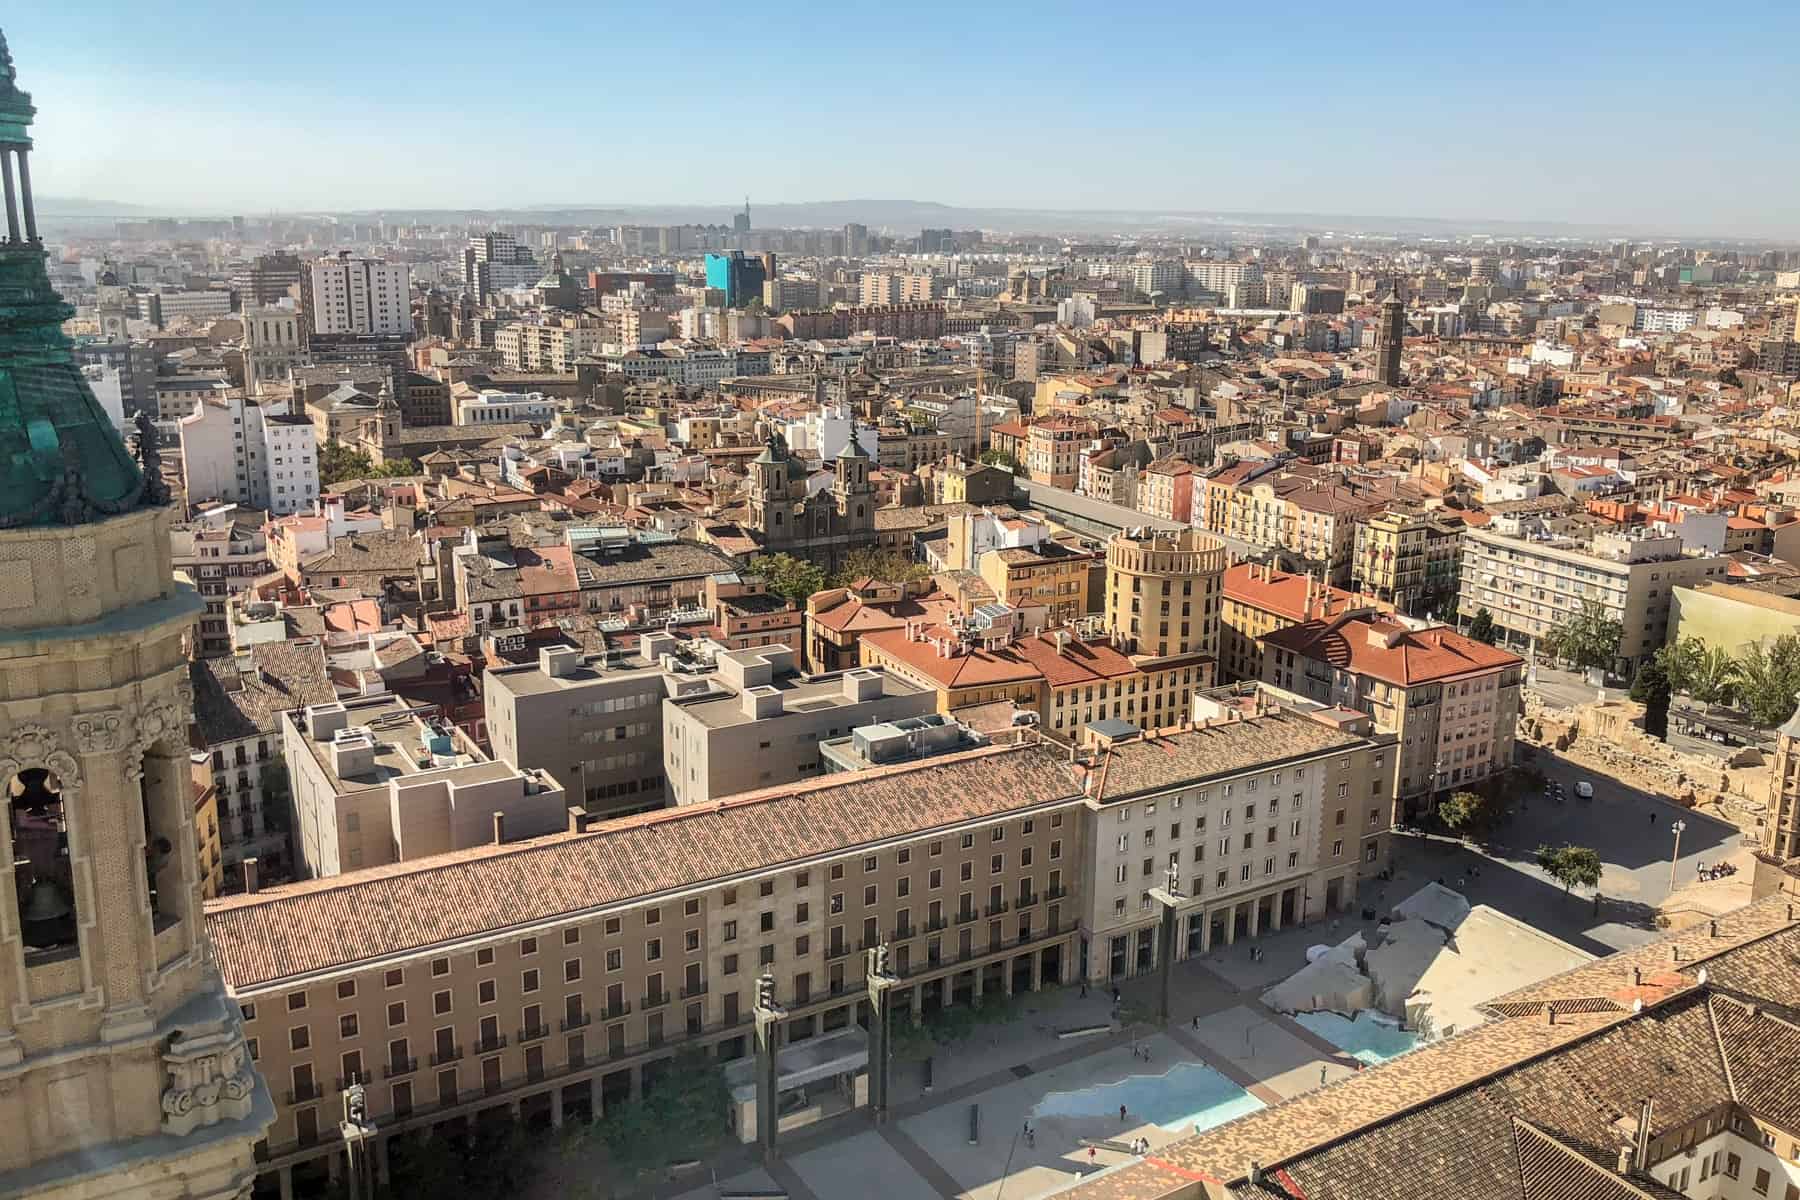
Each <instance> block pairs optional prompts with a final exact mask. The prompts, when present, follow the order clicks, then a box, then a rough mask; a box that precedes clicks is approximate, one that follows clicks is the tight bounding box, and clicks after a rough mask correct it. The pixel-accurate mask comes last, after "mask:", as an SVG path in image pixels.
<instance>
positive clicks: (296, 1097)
mask: <svg viewBox="0 0 1800 1200" xmlns="http://www.w3.org/2000/svg"><path fill="white" fill-rule="evenodd" d="M318 1098H319V1085H318V1084H316V1083H303V1084H301V1085H300V1086H299V1087H296V1088H295V1089H294V1090H293V1091H291V1092H289V1093H288V1094H287V1102H288V1103H289V1104H305V1103H306V1102H307V1101H308V1100H317V1099H318Z"/></svg>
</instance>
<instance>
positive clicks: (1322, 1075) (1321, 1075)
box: [1319, 1066, 1325, 1084]
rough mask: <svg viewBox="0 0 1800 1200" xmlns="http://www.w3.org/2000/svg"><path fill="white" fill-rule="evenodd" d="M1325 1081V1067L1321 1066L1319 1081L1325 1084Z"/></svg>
mask: <svg viewBox="0 0 1800 1200" xmlns="http://www.w3.org/2000/svg"><path fill="white" fill-rule="evenodd" d="M1324 1082H1325V1068H1324V1067H1322V1066H1321V1067H1320V1068H1319V1083H1320V1084H1323V1083H1324Z"/></svg>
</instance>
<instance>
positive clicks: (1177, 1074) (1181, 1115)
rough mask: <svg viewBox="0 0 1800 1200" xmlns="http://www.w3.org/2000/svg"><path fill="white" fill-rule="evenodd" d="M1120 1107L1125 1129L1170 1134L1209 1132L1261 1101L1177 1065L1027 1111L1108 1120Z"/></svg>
mask: <svg viewBox="0 0 1800 1200" xmlns="http://www.w3.org/2000/svg"><path fill="white" fill-rule="evenodd" d="M1121 1104H1123V1105H1124V1106H1125V1112H1126V1120H1125V1125H1124V1127H1125V1128H1135V1127H1137V1126H1139V1125H1146V1124H1154V1125H1160V1126H1161V1127H1162V1128H1164V1129H1166V1130H1168V1131H1169V1132H1170V1133H1193V1132H1196V1131H1197V1130H1206V1129H1211V1128H1212V1127H1213V1126H1214V1125H1222V1124H1224V1123H1225V1122H1226V1121H1229V1120H1232V1119H1233V1118H1235V1117H1241V1116H1243V1115H1244V1114H1246V1113H1252V1112H1255V1111H1256V1110H1257V1109H1259V1108H1261V1107H1262V1106H1263V1103H1262V1101H1261V1100H1258V1099H1257V1098H1256V1097H1255V1096H1252V1095H1251V1094H1250V1093H1249V1092H1246V1091H1245V1090H1244V1089H1243V1088H1241V1087H1239V1086H1238V1085H1237V1084H1235V1083H1233V1082H1231V1080H1229V1079H1227V1078H1225V1076H1223V1075H1221V1074H1219V1073H1218V1072H1217V1071H1215V1070H1213V1069H1212V1068H1211V1067H1206V1066H1200V1065H1199V1064H1197V1063H1177V1064H1176V1065H1175V1066H1173V1067H1170V1068H1169V1069H1168V1070H1167V1071H1164V1072H1163V1073H1162V1074H1160V1075H1133V1076H1131V1077H1130V1078H1128V1079H1121V1080H1119V1081H1118V1082H1117V1083H1102V1084H1096V1085H1094V1086H1093V1087H1087V1088H1082V1089H1080V1090H1079V1091H1073V1092H1051V1093H1050V1094H1049V1095H1048V1096H1045V1097H1044V1098H1043V1099H1042V1100H1040V1101H1038V1104H1037V1107H1035V1108H1033V1109H1032V1110H1031V1115H1032V1116H1034V1117H1112V1118H1114V1119H1115V1120H1116V1119H1117V1118H1118V1115H1119V1106H1120V1105H1121Z"/></svg>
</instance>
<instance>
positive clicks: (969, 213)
mask: <svg viewBox="0 0 1800 1200" xmlns="http://www.w3.org/2000/svg"><path fill="white" fill-rule="evenodd" d="M37 209H38V212H39V214H40V215H41V216H43V217H44V218H46V219H49V220H55V219H58V218H60V219H63V220H69V221H91V220H99V219H104V218H109V217H110V218H127V219H130V218H143V217H148V216H165V217H181V216H214V217H217V216H225V215H229V214H226V213H221V212H218V211H216V210H215V211H213V212H205V211H202V210H197V209H180V208H175V209H167V208H156V207H151V206H147V205H142V204H127V203H120V202H117V201H111V200H94V199H88V198H85V197H65V196H44V197H40V198H39V199H38V202H37ZM740 211H742V209H741V208H739V207H737V206H733V205H721V204H534V205H522V206H515V207H508V208H492V209H474V208H459V209H424V208H361V209H344V210H338V211H335V212H328V211H323V210H301V211H300V212H298V213H294V214H289V215H316V216H338V217H371V216H377V215H378V216H381V217H384V218H386V219H388V220H391V221H411V220H419V221H424V222H429V223H439V224H449V223H464V222H483V221H498V222H521V223H542V224H546V225H575V226H600V225H615V224H644V225H683V224H698V225H719V224H730V223H731V219H732V217H733V216H734V215H735V214H736V213H738V212H740ZM243 215H245V216H249V215H252V214H251V213H250V212H245V213H244V214H243ZM254 215H255V216H257V217H266V216H268V215H269V214H268V213H267V212H263V211H258V212H255V214H254ZM750 215H751V219H752V221H753V222H754V223H755V225H756V226H757V227H759V228H787V229H804V228H815V229H821V228H838V227H841V226H843V225H846V224H849V223H851V222H855V223H858V224H863V225H867V226H869V227H870V228H871V229H874V230H877V231H886V232H890V233H899V234H910V233H914V232H916V231H918V230H920V229H928V228H929V229H983V230H988V231H991V232H1004V233H1041V234H1084V233H1093V234H1104V233H1125V234H1149V233H1160V234H1164V235H1174V236H1182V235H1190V236H1193V237H1195V238H1204V237H1208V236H1213V237H1226V236H1229V237H1239V238H1241V237H1246V236H1255V235H1258V234H1261V235H1264V236H1269V237H1277V238H1281V237H1289V236H1294V235H1298V234H1305V233H1336V234H1361V235H1366V236H1377V237H1379V236H1398V237H1405V238H1457V237H1466V236H1470V235H1477V236H1479V235H1491V236H1493V237H1498V238H1528V237H1538V238H1568V239H1579V240H1582V241H1594V240H1598V239H1604V238H1610V237H1631V238H1673V237H1678V236H1685V237H1687V238H1689V239H1693V238H1696V237H1724V236H1725V235H1719V234H1716V233H1709V232H1707V231H1703V230H1697V229H1692V228H1689V229H1672V228H1658V227H1651V226H1643V225H1633V224H1618V225H1595V224H1584V223H1576V222H1565V221H1516V220H1464V219H1450V218H1437V217H1400V216H1379V215H1367V214H1363V215H1358V214H1351V213H1328V212H1306V213H1300V212H1293V213H1257V212H1241V211H1204V210H1179V209H1163V210H1144V209H1125V208H1119V209H1051V208H965V207H960V206H957V205H951V204H939V203H937V202H935V201H929V200H884V199H876V198H865V199H858V200H821V201H807V202H803V203H796V204H762V205H758V204H755V203H754V202H752V204H751V209H750ZM1728 240H1729V241H1731V242H1733V243H1737V244H1743V243H1746V242H1754V241H1756V240H1757V239H1751V238H1728Z"/></svg>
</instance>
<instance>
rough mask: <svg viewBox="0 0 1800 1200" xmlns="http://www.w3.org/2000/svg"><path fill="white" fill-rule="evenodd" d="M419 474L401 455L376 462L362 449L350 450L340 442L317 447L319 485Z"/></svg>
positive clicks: (325, 485)
mask: <svg viewBox="0 0 1800 1200" xmlns="http://www.w3.org/2000/svg"><path fill="white" fill-rule="evenodd" d="M418 473H419V468H418V467H416V466H414V465H413V464H412V462H411V461H409V460H407V459H404V458H400V459H395V460H394V461H393V462H386V463H381V464H379V465H377V464H376V462H375V460H374V459H372V458H370V457H369V456H368V455H367V454H365V453H363V452H362V451H361V450H353V449H351V448H350V447H349V446H346V445H344V444H343V443H342V442H326V443H325V444H324V445H323V446H320V447H319V486H320V487H330V486H331V485H332V484H334V483H343V482H344V481H345V480H349V479H397V478H400V477H401V476H406V475H417V474H418Z"/></svg>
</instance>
